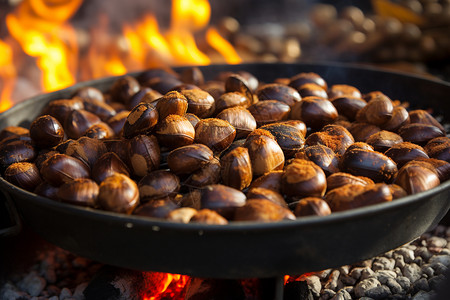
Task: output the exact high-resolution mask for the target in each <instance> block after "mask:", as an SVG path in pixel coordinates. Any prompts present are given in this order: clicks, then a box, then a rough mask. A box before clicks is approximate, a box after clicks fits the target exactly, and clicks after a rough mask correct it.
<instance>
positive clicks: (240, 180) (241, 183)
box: [220, 147, 253, 190]
mask: <svg viewBox="0 0 450 300" xmlns="http://www.w3.org/2000/svg"><path fill="white" fill-rule="evenodd" d="M220 165H221V177H222V181H223V183H224V184H225V185H227V186H230V187H232V188H235V189H238V190H242V189H244V188H246V187H248V186H249V185H250V183H251V182H252V177H253V174H252V165H251V162H250V155H249V154H248V149H247V148H244V147H237V148H235V149H233V150H231V151H230V152H228V153H227V154H226V155H224V156H223V157H222V158H221V159H220Z"/></svg>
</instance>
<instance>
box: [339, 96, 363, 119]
mask: <svg viewBox="0 0 450 300" xmlns="http://www.w3.org/2000/svg"><path fill="white" fill-rule="evenodd" d="M330 101H331V103H332V104H333V105H334V107H336V110H337V111H338V113H339V115H342V116H345V117H346V118H348V119H349V120H350V121H354V120H355V117H356V114H357V113H358V111H359V110H360V109H362V108H363V107H364V106H366V104H367V102H366V101H364V100H363V99H361V98H359V97H352V96H339V97H336V98H331V99H330Z"/></svg>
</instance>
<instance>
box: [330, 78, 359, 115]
mask: <svg viewBox="0 0 450 300" xmlns="http://www.w3.org/2000/svg"><path fill="white" fill-rule="evenodd" d="M328 97H329V98H330V99H332V98H337V97H350V98H361V97H362V95H361V92H360V91H359V90H358V89H357V88H356V87H354V86H351V85H348V84H333V85H332V86H331V87H330V88H329V89H328ZM339 113H340V112H339Z"/></svg>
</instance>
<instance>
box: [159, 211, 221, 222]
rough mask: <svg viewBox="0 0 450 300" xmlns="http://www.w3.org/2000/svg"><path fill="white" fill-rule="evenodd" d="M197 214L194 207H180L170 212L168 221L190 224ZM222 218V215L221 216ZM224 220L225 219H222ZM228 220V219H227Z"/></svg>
mask: <svg viewBox="0 0 450 300" xmlns="http://www.w3.org/2000/svg"><path fill="white" fill-rule="evenodd" d="M196 213H197V210H196V209H195V208H192V207H180V208H177V209H174V210H172V211H170V212H169V213H168V214H167V217H166V219H167V220H168V221H172V222H176V223H185V224H187V223H189V221H190V220H191V218H192V217H193V216H194V215H195V214H196ZM219 216H220V215H219ZM222 218H223V217H222ZM225 220H226V219H225Z"/></svg>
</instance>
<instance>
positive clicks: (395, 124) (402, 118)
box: [382, 106, 410, 132]
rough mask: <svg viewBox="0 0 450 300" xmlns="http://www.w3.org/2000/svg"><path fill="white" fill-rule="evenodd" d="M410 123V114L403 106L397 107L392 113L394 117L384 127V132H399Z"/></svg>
mask: <svg viewBox="0 0 450 300" xmlns="http://www.w3.org/2000/svg"><path fill="white" fill-rule="evenodd" d="M409 123H410V120H409V113H408V111H407V110H406V108H404V107H403V106H396V107H394V110H393V111H392V117H391V119H390V120H389V121H387V122H386V123H384V124H383V125H382V127H383V129H384V130H388V131H392V132H397V131H398V129H399V128H400V127H402V126H403V125H407V124H409Z"/></svg>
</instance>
